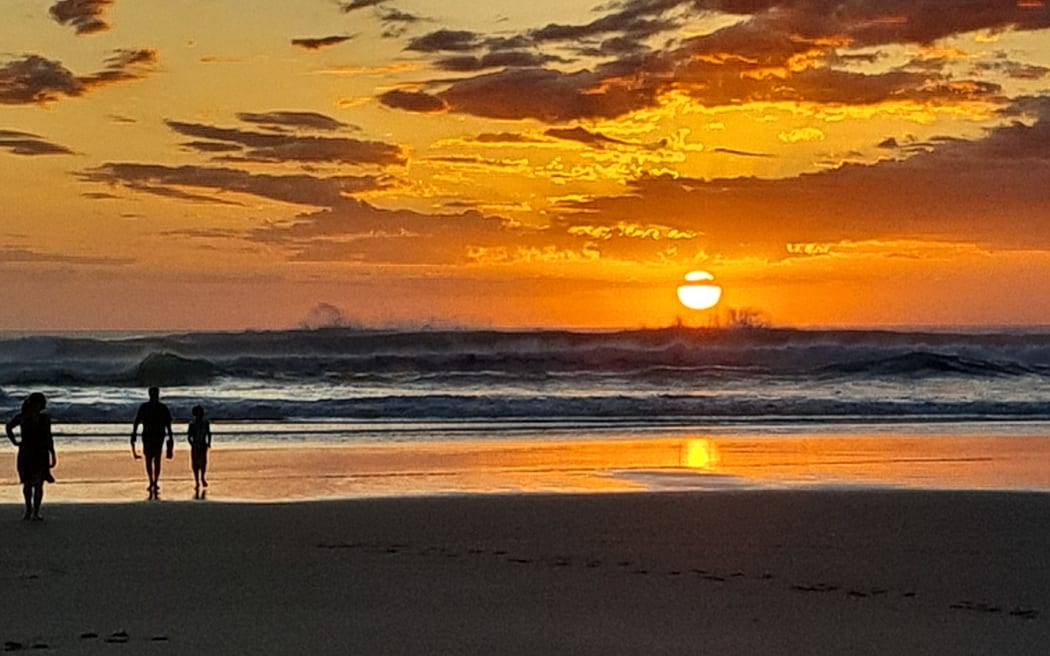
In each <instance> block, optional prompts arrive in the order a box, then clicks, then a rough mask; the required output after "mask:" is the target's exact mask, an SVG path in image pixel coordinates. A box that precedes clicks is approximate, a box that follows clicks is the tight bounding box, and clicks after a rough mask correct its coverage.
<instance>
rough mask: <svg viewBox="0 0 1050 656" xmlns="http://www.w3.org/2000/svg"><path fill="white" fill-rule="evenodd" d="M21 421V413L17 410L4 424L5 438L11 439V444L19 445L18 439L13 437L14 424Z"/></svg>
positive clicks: (16, 424)
mask: <svg viewBox="0 0 1050 656" xmlns="http://www.w3.org/2000/svg"><path fill="white" fill-rule="evenodd" d="M21 423H22V413H21V412H19V413H18V414H17V415H15V416H14V417H13V418H12V419H11V421H9V422H7V425H6V426H4V428H5V429H6V430H7V439H9V440H11V444H14V445H15V446H18V445H19V443H18V440H16V439H15V426H18V425H19V424H21Z"/></svg>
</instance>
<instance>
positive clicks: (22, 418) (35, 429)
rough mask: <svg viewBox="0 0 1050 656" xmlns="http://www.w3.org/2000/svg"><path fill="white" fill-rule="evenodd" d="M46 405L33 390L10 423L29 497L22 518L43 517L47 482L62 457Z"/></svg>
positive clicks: (8, 424)
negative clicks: (57, 450)
mask: <svg viewBox="0 0 1050 656" xmlns="http://www.w3.org/2000/svg"><path fill="white" fill-rule="evenodd" d="M45 408H47V397H45V396H44V395H43V394H41V393H40V392H33V393H32V394H30V395H29V396H28V397H26V400H25V402H24V403H22V411H21V412H19V413H18V414H17V415H15V416H14V417H13V418H12V419H11V421H9V422H7V426H6V429H7V439H9V440H11V443H12V444H14V445H15V446H17V447H18V479H19V480H20V481H21V482H22V494H23V495H24V496H25V500H26V514H25V516H24V517H23V518H22V519H35V520H38V521H39V520H41V519H43V517H41V516H40V503H41V502H42V501H43V500H44V483H45V482H47V483H54V482H55V478H54V477H53V476H52V475H51V468H52V467H54V466H55V465H56V464H58V458H57V457H56V456H55V441H54V438H52V436H51V417H49V416H48V415H47V413H46V412H44V409H45ZM18 426H20V427H21V428H22V430H21V436H20V437H19V438H18V439H15V430H14V429H15V427H18Z"/></svg>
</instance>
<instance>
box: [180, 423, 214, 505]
mask: <svg viewBox="0 0 1050 656" xmlns="http://www.w3.org/2000/svg"><path fill="white" fill-rule="evenodd" d="M186 438H187V439H188V440H189V442H190V466H191V467H193V482H194V483H195V485H194V488H193V489H194V491H200V489H201V486H202V485H203V486H204V487H208V479H207V474H208V449H210V448H211V422H209V421H208V420H207V419H205V418H204V408H203V407H201V406H199V405H195V406H193V421H191V422H190V425H189V427H188V428H187V429H186Z"/></svg>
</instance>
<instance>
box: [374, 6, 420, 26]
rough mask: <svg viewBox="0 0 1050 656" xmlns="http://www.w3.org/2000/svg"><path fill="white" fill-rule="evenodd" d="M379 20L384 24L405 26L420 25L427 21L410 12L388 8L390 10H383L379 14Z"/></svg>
mask: <svg viewBox="0 0 1050 656" xmlns="http://www.w3.org/2000/svg"><path fill="white" fill-rule="evenodd" d="M379 18H380V19H381V20H382V21H383V22H384V23H405V24H413V23H419V22H421V21H423V20H425V19H424V18H423V17H422V16H417V15H416V14H410V13H408V12H405V11H401V10H399V9H394V8H392V7H391V8H388V9H383V11H382V12H381V13H380V14H379Z"/></svg>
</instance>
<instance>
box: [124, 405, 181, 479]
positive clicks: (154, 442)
mask: <svg viewBox="0 0 1050 656" xmlns="http://www.w3.org/2000/svg"><path fill="white" fill-rule="evenodd" d="M139 424H142V453H143V454H145V456H146V475H147V476H148V477H149V492H150V497H151V498H152V497H155V496H156V495H157V493H158V492H160V454H161V451H163V450H164V435H165V434H166V435H167V436H168V458H171V456H172V450H173V449H174V448H175V436H174V435H172V433H171V412H170V411H169V410H168V406H166V405H164V404H163V403H161V402H160V390H159V389H158V388H156V387H151V388H149V401H146V402H145V403H143V404H142V405H140V406H139V411H138V414H136V415H135V424H134V426H132V428H131V455H133V456H135V459H136V460H138V459H139V457H140V456H139V454H138V451H136V450H135V438H136V436H137V435H138V432H139Z"/></svg>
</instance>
